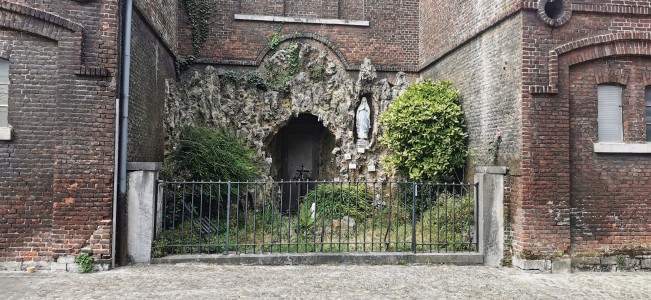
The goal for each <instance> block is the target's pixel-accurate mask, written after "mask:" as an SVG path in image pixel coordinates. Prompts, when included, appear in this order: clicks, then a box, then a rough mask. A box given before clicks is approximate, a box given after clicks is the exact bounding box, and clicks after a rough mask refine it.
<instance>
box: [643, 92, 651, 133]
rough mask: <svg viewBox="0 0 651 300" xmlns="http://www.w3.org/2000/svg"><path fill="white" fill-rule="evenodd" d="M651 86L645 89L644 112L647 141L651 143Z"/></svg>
mask: <svg viewBox="0 0 651 300" xmlns="http://www.w3.org/2000/svg"><path fill="white" fill-rule="evenodd" d="M650 110H651V86H647V87H646V88H645V89H644V114H645V117H646V123H645V124H646V142H647V143H651V129H650V128H651V111H650Z"/></svg>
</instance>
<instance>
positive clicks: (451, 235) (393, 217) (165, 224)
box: [153, 181, 478, 256]
mask: <svg viewBox="0 0 651 300" xmlns="http://www.w3.org/2000/svg"><path fill="white" fill-rule="evenodd" d="M476 207H477V199H476V197H475V196H474V193H473V191H472V186H471V185H468V184H432V183H414V182H335V181H330V182H325V181H319V182H316V181H281V182H160V183H159V197H158V200H157V220H156V238H155V241H154V245H153V248H154V249H153V252H154V255H155V256H163V255H166V254H182V253H224V254H228V253H233V252H234V253H241V254H247V253H307V252H414V253H421V252H428V253H431V252H476V251H477V245H478V244H477V238H476V236H477V234H476V232H477V231H478V230H477V222H476V221H475V220H477V210H476Z"/></svg>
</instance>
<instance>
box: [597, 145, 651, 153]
mask: <svg viewBox="0 0 651 300" xmlns="http://www.w3.org/2000/svg"><path fill="white" fill-rule="evenodd" d="M594 152H595V153H638V154H647V153H649V154H651V143H646V144H644V143H638V144H633V143H594Z"/></svg>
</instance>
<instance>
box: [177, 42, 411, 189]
mask: <svg viewBox="0 0 651 300" xmlns="http://www.w3.org/2000/svg"><path fill="white" fill-rule="evenodd" d="M290 47H298V48H299V49H300V50H298V53H300V56H299V57H300V59H299V61H300V64H301V67H300V71H298V72H297V73H296V75H295V76H294V77H293V78H292V79H291V80H289V81H288V82H286V84H285V86H283V87H282V90H281V91H276V90H272V89H264V88H260V87H256V86H253V85H251V84H248V83H247V82H245V81H244V80H240V81H234V80H230V79H229V78H228V77H227V76H226V75H224V71H221V72H220V71H219V70H217V69H215V68H213V67H207V68H206V69H205V70H204V71H203V72H196V73H194V75H193V76H192V78H191V79H189V81H188V82H187V84H185V85H179V84H176V83H174V82H170V83H169V91H168V98H167V104H166V122H165V124H166V129H167V133H168V135H169V137H171V139H172V141H173V140H174V139H175V138H176V136H177V129H178V128H179V126H180V125H182V124H199V125H208V126H219V125H227V126H229V127H230V128H234V129H236V130H237V131H238V132H239V134H240V135H242V136H243V137H244V138H245V139H246V140H247V141H249V142H250V143H251V144H252V145H254V146H255V147H256V148H257V149H258V150H259V152H260V154H261V155H263V156H265V157H273V149H270V146H269V144H270V142H271V141H272V139H273V138H274V135H275V134H277V133H278V132H279V131H280V130H281V128H282V127H283V126H285V125H286V124H287V123H288V122H289V121H290V119H292V117H296V116H299V115H302V114H311V115H314V116H316V117H317V118H318V119H319V120H320V121H321V122H323V126H324V127H325V128H326V129H327V130H328V131H329V132H330V134H332V135H333V136H334V147H333V148H332V149H327V150H328V151H331V153H332V154H333V157H332V158H331V161H330V162H325V163H326V164H328V166H324V167H325V168H326V169H329V170H331V171H330V172H328V173H326V174H325V176H324V178H320V179H330V180H332V179H334V178H340V179H360V180H363V179H368V180H375V179H379V178H383V177H384V176H385V174H384V172H383V171H381V170H379V168H378V170H377V171H374V172H373V171H371V172H369V171H368V167H369V166H370V165H373V166H377V165H378V163H379V158H380V154H381V153H382V148H381V147H380V146H379V144H378V135H379V134H380V128H379V121H378V116H379V115H380V114H381V113H382V112H383V111H385V110H386V109H387V107H388V105H389V103H390V102H391V101H392V100H393V99H394V97H396V96H397V95H400V94H402V93H403V92H404V91H405V90H406V89H407V86H408V84H407V82H406V77H405V74H404V73H397V74H396V76H395V78H392V79H391V80H387V79H378V77H377V71H376V70H375V67H374V66H373V65H372V64H371V62H370V61H369V60H368V59H367V60H365V62H364V63H363V64H362V65H361V66H360V72H359V76H358V79H357V80H355V79H354V78H353V77H351V76H350V75H349V73H348V72H346V70H345V69H344V67H343V65H342V64H341V62H340V61H339V60H338V58H337V56H336V55H335V54H334V53H333V52H332V51H330V50H328V49H327V47H324V46H323V45H322V44H320V43H318V42H315V41H310V40H301V41H300V42H296V41H292V42H287V43H285V44H283V45H281V46H280V48H279V50H278V51H276V52H275V53H272V54H270V55H269V56H268V57H267V58H266V59H265V61H264V63H263V64H262V65H261V67H260V68H259V69H258V74H262V75H263V76H266V77H267V80H269V77H270V76H271V74H270V71H272V70H286V69H288V68H290V66H289V64H290V62H289V60H290V59H291V58H290V56H291V50H290V49H289V48H290ZM315 68H318V69H323V74H322V75H321V74H314V72H313V70H314V69H315ZM362 96H367V98H368V99H369V105H370V106H371V111H372V117H371V121H372V130H371V133H372V134H371V135H372V137H371V138H370V144H369V146H368V149H364V153H360V152H361V151H359V150H358V148H357V146H356V144H355V111H356V109H357V106H358V105H359V103H360V100H361V97H362ZM275 159H276V158H275V157H274V160H275ZM350 164H356V165H357V168H356V169H349V165H350ZM276 173H277V172H276V171H275V170H274V167H273V166H270V168H269V173H268V174H269V175H271V176H272V177H275V176H274V175H275V174H276Z"/></svg>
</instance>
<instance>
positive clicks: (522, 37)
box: [0, 0, 651, 266]
mask: <svg viewBox="0 0 651 300" xmlns="http://www.w3.org/2000/svg"><path fill="white" fill-rule="evenodd" d="M123 2H126V1H117V0H84V1H81V0H77V1H46V0H3V1H0V22H2V24H3V26H2V29H0V36H1V38H0V263H1V262H7V263H9V262H12V263H15V262H43V265H45V264H47V263H50V262H55V261H57V260H58V259H59V257H61V256H66V255H71V254H77V253H78V252H79V251H81V249H83V248H88V249H91V250H92V253H93V255H95V257H96V258H98V259H102V258H104V259H108V258H115V254H116V252H115V251H118V252H117V254H120V252H119V249H120V247H119V245H118V247H117V249H116V250H112V246H115V245H116V244H120V243H119V242H118V241H119V239H118V240H117V241H116V240H115V239H114V237H112V234H115V230H114V229H115V228H114V227H115V226H116V225H117V226H118V227H119V226H122V225H123V223H124V222H123V215H124V212H123V207H122V206H121V205H119V204H120V203H123V201H121V200H120V197H116V194H120V193H116V191H117V190H119V189H118V187H119V186H118V183H117V182H116V181H117V180H116V177H119V176H114V175H115V174H114V173H116V172H115V171H116V165H117V164H116V160H118V159H117V158H118V157H117V155H116V152H115V149H116V145H115V144H116V141H117V140H118V139H119V137H120V135H116V133H115V132H116V126H115V125H116V119H115V116H116V113H120V110H119V109H118V108H120V106H117V105H116V100H115V99H116V98H117V99H120V100H122V102H123V101H124V98H125V97H124V95H123V93H124V92H123V91H124V85H123V84H122V83H123V81H122V80H121V76H122V74H124V72H123V71H124V70H123V69H122V67H121V62H122V59H123V57H122V54H123V53H124V51H123V49H122V47H121V46H122V43H121V41H122V37H123V36H124V35H125V25H124V24H126V22H124V21H125V20H124V17H125V15H124V12H125V11H126V7H124V3H123ZM210 3H211V5H214V11H213V12H212V14H211V15H210V17H209V19H208V24H209V33H208V35H207V39H206V42H205V44H204V45H203V46H202V47H201V48H200V49H194V48H193V43H192V42H190V40H191V36H192V33H193V32H192V29H191V27H190V26H189V25H188V23H189V22H188V21H189V19H188V14H187V13H186V12H185V10H184V6H183V1H177V0H155V1H152V0H149V1H147V0H134V9H133V10H134V11H133V15H132V19H131V20H132V28H131V31H130V33H131V39H130V41H131V43H132V47H131V51H132V55H131V56H130V59H131V64H130V68H131V70H130V78H129V82H130V85H129V89H127V94H128V96H129V97H128V98H130V100H129V106H128V108H129V115H128V124H127V125H128V135H127V138H128V143H127V145H128V146H127V149H126V157H124V160H126V161H133V162H142V161H162V158H163V144H164V132H163V129H162V115H163V113H164V109H163V108H164V97H165V87H166V86H165V81H166V80H167V79H174V78H175V77H176V75H177V74H175V66H174V64H175V62H178V61H179V58H182V57H185V56H187V55H194V56H196V57H195V58H196V59H195V60H194V65H193V66H190V70H193V69H199V68H203V67H204V66H206V65H215V66H219V67H222V68H231V69H247V68H249V69H252V68H255V67H256V66H259V65H260V64H261V62H262V60H263V59H264V58H265V55H266V54H267V53H268V52H269V50H270V49H269V39H270V37H272V36H274V35H277V36H279V37H280V40H279V42H281V43H282V42H285V41H288V40H291V39H293V38H301V39H309V40H313V41H316V42H318V43H321V44H323V45H325V47H327V48H329V49H331V50H332V51H333V52H334V53H336V55H337V57H338V58H339V59H340V60H341V63H342V64H343V65H344V66H345V68H346V69H347V70H348V71H349V72H351V73H355V72H356V71H357V70H358V66H360V64H362V62H363V61H364V58H369V59H370V60H371V61H372V62H373V64H374V65H375V66H376V67H377V69H378V71H379V72H380V73H382V76H384V77H386V78H390V79H391V78H392V76H393V75H394V74H395V73H396V72H398V71H404V72H407V73H408V74H409V75H410V76H412V77H417V76H420V77H423V78H434V79H436V80H439V79H449V80H451V81H452V82H453V83H454V84H455V86H457V87H458V88H459V90H460V92H461V94H462V104H463V107H464V109H465V111H466V115H467V123H468V130H469V133H470V146H471V147H472V148H473V149H475V153H476V157H475V158H474V159H472V160H471V162H469V166H470V167H469V168H468V169H469V170H472V169H473V167H474V165H477V164H484V163H493V162H494V160H496V162H497V164H499V165H504V166H507V167H508V168H509V175H508V176H507V183H508V184H507V200H508V204H507V205H508V212H509V221H510V222H509V223H510V225H511V226H510V228H512V231H510V233H511V235H510V236H511V237H512V245H513V249H512V250H513V255H514V256H515V257H516V258H518V260H519V261H520V260H556V259H567V258H580V257H605V256H612V255H627V256H636V255H649V254H651V225H650V224H651V223H650V222H649V218H650V217H651V203H650V202H651V187H649V186H648V185H649V182H651V146H649V145H650V144H649V142H648V141H649V140H650V136H651V132H650V131H651V127H650V125H649V123H651V122H650V121H649V120H651V112H650V108H649V106H651V53H650V51H651V50H649V49H651V48H650V47H649V43H650V42H651V29H650V28H651V27H650V26H649V24H651V3H649V2H647V1H614V0H585V1H581V2H578V1H570V0H554V1H552V0H538V1H524V0H505V1H494V0H476V1H462V0H420V1H416V0H401V1H388V0H377V1H365V0H321V1H315V0H311V1H291V0H269V1H259V0H237V1H232V0H228V1H227V0H214V1H212V2H210ZM186 74H187V73H186ZM178 75H181V78H184V77H185V76H183V75H185V74H178ZM53 95H54V96H53ZM3 98H4V99H7V101H2V99H3ZM123 108H124V107H123ZM122 111H123V110H122ZM498 132H499V134H500V140H499V143H498V140H497V138H496V134H497V133H498ZM496 144H497V145H499V148H498V149H493V150H497V151H488V149H489V148H490V147H496V146H495V145H496ZM489 152H491V153H497V156H496V157H494V158H493V157H488V155H489ZM471 173H472V172H471ZM114 209H116V210H117V212H115V213H114V212H113V210H114ZM114 221H115V222H114ZM121 230H123V231H124V230H126V229H125V228H121ZM111 241H116V242H111ZM593 261H594V260H593ZM582 263H585V261H579V260H577V261H575V264H576V265H577V266H578V265H579V264H582Z"/></svg>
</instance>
